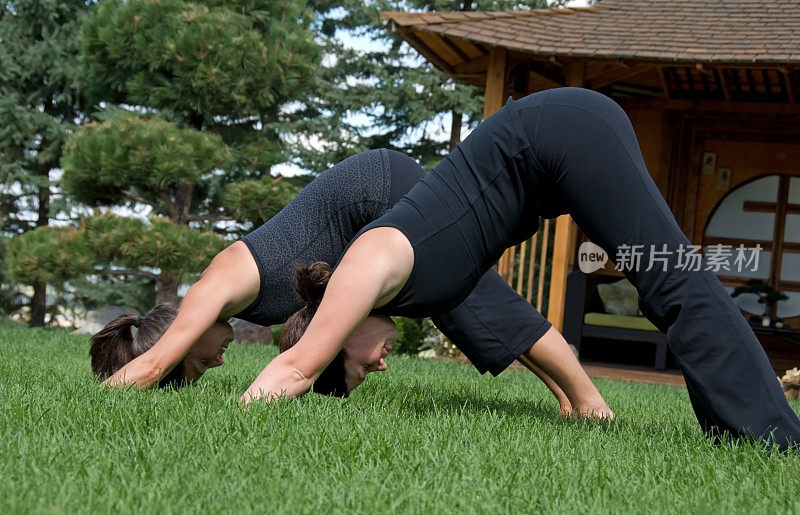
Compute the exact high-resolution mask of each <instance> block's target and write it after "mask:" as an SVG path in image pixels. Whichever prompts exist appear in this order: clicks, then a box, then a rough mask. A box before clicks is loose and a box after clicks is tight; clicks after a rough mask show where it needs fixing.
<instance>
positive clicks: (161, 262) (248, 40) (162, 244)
mask: <svg viewBox="0 0 800 515" xmlns="http://www.w3.org/2000/svg"><path fill="white" fill-rule="evenodd" d="M309 23H310V16H309V13H308V12H307V11H306V10H305V9H304V6H303V4H302V3H301V2H298V1H295V0H291V1H290V0H282V1H280V2H273V1H270V0H247V1H241V2H236V3H231V2H222V1H218V0H214V1H206V2H203V3H202V4H201V3H192V2H186V1H180V0H161V1H158V2H152V1H145V0H130V1H123V0H105V1H104V2H102V3H101V4H99V5H98V6H97V7H95V8H93V10H92V12H91V14H90V15H89V16H88V17H87V19H86V20H85V22H84V24H83V26H82V30H81V38H80V42H81V61H82V69H83V70H84V73H85V74H86V76H87V77H90V78H91V81H90V82H89V83H87V86H86V94H87V96H88V98H89V99H90V101H91V102H92V103H93V104H99V103H100V102H105V103H106V104H107V105H108V104H110V105H111V107H106V109H105V111H103V112H102V113H99V114H98V120H97V121H96V122H93V123H91V124H88V125H87V126H86V127H85V128H84V129H82V130H81V131H78V132H76V134H75V135H74V136H73V137H72V138H71V139H70V141H69V142H68V144H67V146H66V148H65V151H64V156H63V159H62V166H63V168H64V176H63V184H64V187H65V189H66V190H67V191H68V192H69V193H70V194H71V195H72V196H73V197H74V198H75V199H77V200H79V201H81V202H83V203H86V204H88V205H90V206H94V207H96V208H112V207H120V206H127V207H129V208H134V207H141V206H147V207H149V209H150V210H151V216H152V219H151V220H150V221H148V222H146V223H145V222H143V221H142V220H138V219H134V218H125V217H121V216H117V215H112V214H110V213H100V214H96V215H95V216H92V217H89V218H87V219H85V220H83V221H82V223H81V225H80V227H69V228H65V229H62V230H61V231H60V232H59V233H58V234H49V233H43V234H42V235H41V236H38V235H32V236H30V237H29V238H27V239H18V241H14V242H9V245H8V247H9V253H10V254H11V255H12V262H13V263H14V266H13V267H12V273H13V274H14V275H15V277H27V276H30V277H37V278H38V279H39V280H59V279H64V278H71V277H80V276H81V275H85V274H98V273H103V274H112V275H127V276H140V277H145V278H151V279H152V280H154V281H156V283H157V295H156V299H157V301H173V302H174V301H175V300H176V299H177V291H178V287H179V285H180V284H181V282H182V280H183V279H184V278H185V277H186V276H187V275H188V274H192V273H197V272H200V271H201V270H202V269H203V267H204V266H205V265H207V264H208V262H209V261H210V259H211V257H213V255H214V254H216V253H217V252H219V251H220V250H221V249H222V248H223V247H224V245H225V241H224V240H223V239H222V238H221V237H220V235H219V233H221V234H222V235H227V236H234V237H235V236H237V235H239V234H241V232H242V231H243V230H244V229H245V228H248V227H251V226H252V225H253V224H258V223H262V222H263V221H265V220H267V219H268V218H269V217H271V216H272V215H273V214H274V213H275V212H277V210H279V209H280V208H281V207H282V206H283V205H284V204H285V203H286V202H288V201H289V200H290V199H291V197H292V196H293V194H294V193H295V192H296V188H295V187H294V186H293V185H291V184H290V182H289V181H285V180H283V179H282V178H280V177H272V176H271V175H270V168H271V166H272V165H273V164H275V163H276V162H280V161H281V160H283V159H284V157H283V155H284V152H283V149H282V147H281V143H280V139H279V137H278V134H277V132H276V130H275V128H274V123H275V120H276V118H277V115H278V112H279V111H280V108H281V105H282V104H283V103H285V102H287V101H289V100H292V99H293V98H295V97H296V96H297V95H301V94H302V92H303V90H304V88H305V87H306V84H307V82H308V81H309V79H310V78H311V77H313V76H314V70H315V68H316V66H317V63H318V61H319V48H318V46H317V45H316V43H315V42H314V41H313V37H312V34H311V32H310V30H309V29H308V25H309ZM115 104H119V105H122V106H125V109H121V108H118V107H113V106H114V105H115ZM242 193H246V194H242ZM220 221H226V222H228V223H227V224H226V225H225V226H220V225H219V224H217V222H220ZM215 233H217V234H215ZM56 245H57V246H60V247H61V248H62V249H69V254H72V256H76V255H77V257H75V258H73V259H71V260H70V261H71V262H69V263H68V262H66V260H65V259H63V258H62V259H60V260H59V258H58V256H59V254H57V253H53V252H50V251H48V250H47V249H46V247H48V246H51V247H52V246H56ZM62 254H64V253H62Z"/></svg>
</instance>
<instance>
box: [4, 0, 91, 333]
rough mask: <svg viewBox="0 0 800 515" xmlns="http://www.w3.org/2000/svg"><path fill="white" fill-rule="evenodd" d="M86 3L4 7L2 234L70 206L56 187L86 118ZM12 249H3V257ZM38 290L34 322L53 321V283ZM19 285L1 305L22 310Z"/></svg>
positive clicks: (21, 2) (38, 0) (69, 0)
mask: <svg viewBox="0 0 800 515" xmlns="http://www.w3.org/2000/svg"><path fill="white" fill-rule="evenodd" d="M87 6H88V2H86V1H84V0H58V1H56V0H9V1H6V2H3V7H2V8H0V120H2V124H0V232H1V233H3V234H5V235H6V236H15V235H18V234H21V233H23V232H26V231H30V230H32V229H34V228H36V227H45V226H48V225H49V224H50V220H51V219H52V218H54V217H55V216H56V215H57V214H58V213H59V212H63V211H64V209H65V205H64V203H63V202H61V201H59V199H58V191H57V189H56V188H55V187H54V185H53V184H52V179H53V177H51V174H55V169H56V168H57V167H58V162H59V159H60V157H61V149H62V146H63V144H64V140H65V138H66V137H67V136H68V134H69V133H70V132H71V131H72V130H73V129H74V128H75V126H76V123H79V121H80V119H81V99H80V95H79V91H80V81H79V70H78V66H77V56H78V38H77V34H78V29H79V27H80V22H81V19H82V18H83V16H84V13H85V12H86V11H87ZM4 257H5V253H2V254H0V260H2V259H3V258H4ZM28 284H30V285H31V286H32V287H33V296H32V298H31V300H30V310H31V313H30V323H31V325H34V326H41V325H44V323H45V314H46V302H45V300H46V293H47V284H46V282H43V281H41V280H34V281H31V282H28ZM19 297H20V294H19V292H18V291H17V287H16V285H15V284H10V283H9V282H7V280H0V302H3V299H6V300H7V301H8V302H7V303H4V306H5V310H6V311H8V312H9V313H10V312H12V311H15V310H16V309H17V308H19V302H18V299H19Z"/></svg>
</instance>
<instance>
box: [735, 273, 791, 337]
mask: <svg viewBox="0 0 800 515" xmlns="http://www.w3.org/2000/svg"><path fill="white" fill-rule="evenodd" d="M743 293H752V294H754V295H756V296H758V303H759V304H764V313H763V314H762V315H761V316H758V315H753V316H751V317H750V321H751V322H754V321H760V322H761V325H762V326H764V327H771V326H772V325H773V323H777V324H779V325H778V327H782V326H783V322H782V321H781V320H780V319H779V318H778V316H777V311H778V302H780V301H782V300H788V299H789V296H788V295H786V294H785V293H783V292H782V291H778V290H776V289H775V288H773V287H772V286H770V285H769V284H767V283H765V282H764V281H762V280H761V279H750V280H748V281H747V282H746V283H744V284H743V285H741V286H737V287H736V288H734V289H733V293H731V297H737V296H739V295H741V294H743Z"/></svg>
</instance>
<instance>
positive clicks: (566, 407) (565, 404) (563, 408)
mask: <svg viewBox="0 0 800 515" xmlns="http://www.w3.org/2000/svg"><path fill="white" fill-rule="evenodd" d="M571 413H572V404H571V403H570V402H569V401H567V400H564V401H561V405H560V406H559V407H558V414H559V415H561V416H562V417H569V416H570V414H571Z"/></svg>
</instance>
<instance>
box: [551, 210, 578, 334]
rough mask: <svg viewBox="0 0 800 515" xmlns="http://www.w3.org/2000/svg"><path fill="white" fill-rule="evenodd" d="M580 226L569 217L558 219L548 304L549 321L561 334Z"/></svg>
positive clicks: (564, 216)
mask: <svg viewBox="0 0 800 515" xmlns="http://www.w3.org/2000/svg"><path fill="white" fill-rule="evenodd" d="M577 236H578V226H577V225H575V222H573V221H572V217H570V216H569V215H561V216H559V217H558V218H556V235H555V239H554V241H553V259H552V260H551V261H550V295H549V296H550V299H549V300H548V302H547V319H548V320H549V321H550V323H551V324H553V327H555V328H556V330H558V331H559V332H560V331H561V329H562V327H563V323H564V300H565V293H566V291H567V274H568V273H569V272H570V270H572V265H573V264H574V259H573V256H574V254H575V241H576V239H577Z"/></svg>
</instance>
